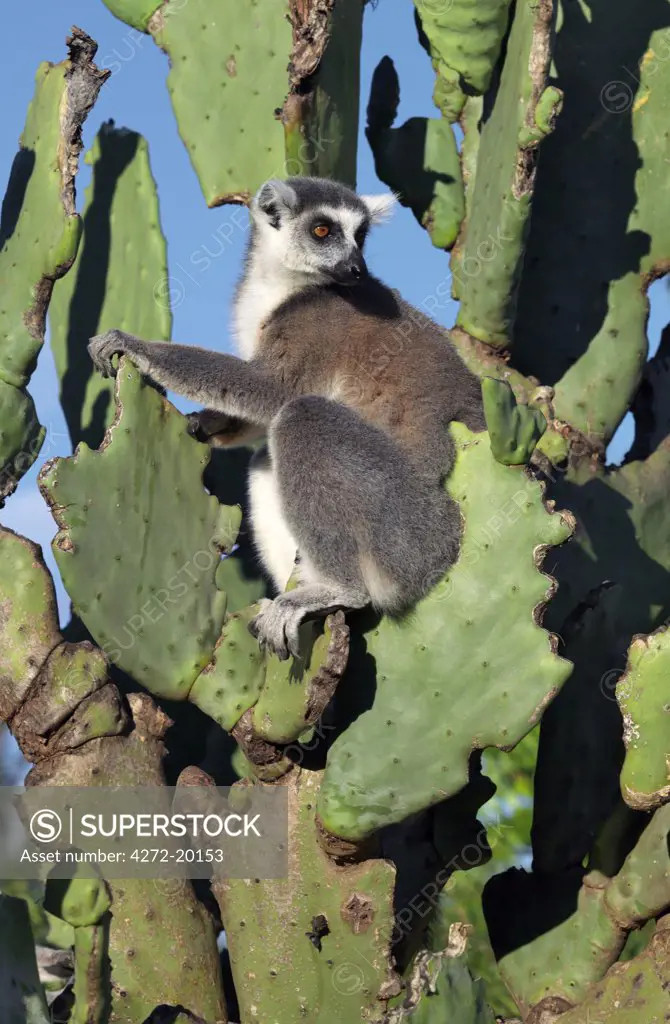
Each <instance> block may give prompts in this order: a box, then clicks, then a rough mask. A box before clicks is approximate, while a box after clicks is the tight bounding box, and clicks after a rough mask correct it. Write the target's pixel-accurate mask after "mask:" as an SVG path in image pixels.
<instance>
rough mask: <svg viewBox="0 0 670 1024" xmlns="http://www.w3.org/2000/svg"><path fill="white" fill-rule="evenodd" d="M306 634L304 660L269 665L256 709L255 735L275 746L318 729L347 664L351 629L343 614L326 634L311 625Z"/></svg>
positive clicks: (303, 637) (331, 618)
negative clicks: (310, 729) (309, 729)
mask: <svg viewBox="0 0 670 1024" xmlns="http://www.w3.org/2000/svg"><path fill="white" fill-rule="evenodd" d="M301 630H302V632H301V637H300V649H301V651H304V656H303V657H301V658H300V659H297V658H291V659H290V660H289V661H280V660H279V659H278V658H270V659H269V660H268V666H267V673H266V677H265V685H264V686H263V690H262V692H261V694H260V696H259V699H258V703H257V704H256V706H255V707H254V710H253V723H254V732H255V733H256V735H258V736H261V737H262V738H263V739H265V740H268V741H269V742H270V743H291V742H293V741H294V740H297V739H298V737H299V736H300V735H301V734H302V733H303V732H304V731H305V729H307V728H308V727H309V726H310V725H313V724H314V722H315V721H316V720H317V719H318V718H319V717H320V715H321V713H322V712H323V710H324V708H325V706H326V704H327V703H328V700H329V699H330V697H331V696H332V694H333V692H334V690H335V686H336V684H337V682H338V680H339V678H340V676H341V675H342V673H343V671H344V669H345V666H346V664H347V654H348V651H349V630H348V628H347V627H346V626H345V625H344V615H343V614H342V612H339V613H337V615H331V616H329V617H328V619H327V620H326V622H325V625H324V627H323V632H320V633H319V632H318V630H317V626H316V624H315V623H312V622H308V623H305V624H304V625H303V626H302V627H301Z"/></svg>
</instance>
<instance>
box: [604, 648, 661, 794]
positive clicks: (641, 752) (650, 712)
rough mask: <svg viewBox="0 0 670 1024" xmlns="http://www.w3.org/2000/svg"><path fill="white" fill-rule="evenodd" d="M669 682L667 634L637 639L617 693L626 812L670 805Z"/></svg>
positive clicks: (622, 788) (622, 785) (622, 780)
mask: <svg viewBox="0 0 670 1024" xmlns="http://www.w3.org/2000/svg"><path fill="white" fill-rule="evenodd" d="M669 677H670V631H669V630H668V629H667V628H664V629H661V630H659V632H658V633H652V634H651V636H648V637H636V638H635V640H633V643H632V644H631V647H630V650H629V652H628V666H627V669H626V673H625V675H624V676H623V677H622V678H621V680H620V681H619V683H618V684H617V688H616V694H617V700H618V702H619V707H620V708H621V713H622V715H623V721H624V731H623V738H624V743H625V744H626V757H625V760H624V764H623V769H622V772H621V792H622V793H623V796H624V799H625V800H626V803H627V804H629V806H630V807H634V808H636V809H637V810H641V811H649V810H652V809H653V808H654V807H658V806H659V804H661V803H663V802H665V801H668V800H670V708H669V707H668V678H669Z"/></svg>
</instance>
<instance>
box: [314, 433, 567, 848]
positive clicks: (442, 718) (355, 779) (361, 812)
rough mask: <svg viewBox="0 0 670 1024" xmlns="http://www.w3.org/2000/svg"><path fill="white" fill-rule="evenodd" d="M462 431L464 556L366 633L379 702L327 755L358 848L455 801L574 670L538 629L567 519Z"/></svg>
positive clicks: (329, 800) (343, 825) (337, 822)
mask: <svg viewBox="0 0 670 1024" xmlns="http://www.w3.org/2000/svg"><path fill="white" fill-rule="evenodd" d="M451 429H452V434H453V437H454V441H455V444H456V449H457V458H456V464H455V466H454V469H453V471H452V473H451V475H450V477H449V480H448V484H447V488H448V490H449V493H450V494H451V495H452V496H453V497H454V498H456V499H457V500H458V502H459V504H460V507H461V510H462V514H463V517H464V533H463V538H462V546H461V551H460V555H459V559H458V561H457V563H456V565H455V566H454V567H453V568H452V569H451V570H450V572H449V575H448V577H447V578H446V579H444V580H442V581H427V582H428V583H434V584H435V585H434V586H433V588H432V590H431V592H430V594H429V595H428V596H427V597H425V598H424V599H423V600H422V601H421V602H420V603H419V605H418V606H417V608H416V610H415V612H414V613H413V614H412V615H411V616H409V617H408V618H407V619H406V620H404V621H402V622H400V623H394V622H391V621H390V620H386V619H384V620H382V621H381V622H379V623H378V624H377V625H375V626H373V627H372V628H371V629H370V630H369V631H368V632H367V633H366V648H367V649H366V655H367V656H368V657H369V656H372V657H373V658H374V659H375V665H376V672H377V692H376V694H375V701H374V704H373V706H372V708H371V709H370V710H369V711H366V712H365V713H364V714H362V715H361V716H360V717H359V718H358V719H357V720H356V721H355V722H353V724H352V725H351V726H350V728H349V729H348V730H347V731H346V732H345V733H344V734H343V735H342V736H340V737H339V738H338V739H337V740H336V742H335V743H334V744H333V746H332V748H331V750H330V752H329V755H328V766H327V769H326V774H325V778H324V783H323V787H322V790H321V794H320V798H319V813H320V815H321V819H322V821H323V823H324V825H325V826H326V828H327V829H329V830H330V831H331V832H334V833H335V834H336V835H338V836H342V837H344V838H347V839H350V840H357V839H361V838H362V837H364V836H366V835H369V834H370V833H371V832H373V831H374V830H376V829H378V828H381V827H382V826H384V825H388V824H390V823H391V822H394V821H400V820H401V819H402V818H404V817H406V816H407V815H409V814H412V813H414V812H416V811H419V810H420V809H421V808H425V807H427V806H430V805H431V804H433V803H436V802H437V801H438V800H442V799H444V798H445V797H447V796H450V795H451V794H453V793H456V792H457V791H458V790H459V789H460V788H461V787H462V786H463V785H465V783H466V781H467V778H468V759H469V757H470V754H471V752H472V750H473V749H482V748H484V747H487V746H499V747H504V748H511V747H513V746H514V745H515V744H516V743H518V741H519V740H520V739H521V738H522V737H523V736H525V734H526V733H527V732H529V731H530V729H531V728H532V727H533V725H535V724H536V722H537V721H538V720H539V717H540V715H541V713H542V711H543V709H544V708H545V707H546V705H547V704H548V702H549V701H550V700H551V699H552V697H553V696H554V695H555V693H556V692H557V690H558V688H559V687H560V685H561V683H562V682H563V681H564V680H565V679H566V678H567V677H568V675H569V674H570V670H571V666H570V664H569V663H568V662H566V661H564V660H563V659H561V658H559V657H558V656H557V655H556V653H555V650H556V638H554V637H551V636H550V634H548V633H547V632H546V631H545V630H543V629H542V627H541V626H540V625H539V620H540V618H541V609H542V607H543V605H544V603H545V601H546V600H547V598H548V597H549V596H550V594H551V592H552V589H553V582H552V580H551V579H550V578H549V577H547V576H545V575H543V573H542V572H541V571H540V565H541V560H542V557H543V555H544V553H545V552H546V551H547V549H548V548H549V547H551V546H552V545H555V544H561V543H562V542H563V541H565V540H567V539H568V537H569V536H570V533H571V520H570V517H569V516H568V515H565V514H561V513H556V512H552V511H550V510H549V509H548V508H546V507H545V504H544V501H543V491H542V486H541V485H540V484H539V483H537V482H536V481H534V480H533V479H532V478H531V477H529V476H527V475H525V473H524V472H523V471H522V470H521V471H520V470H516V469H513V468H507V467H503V466H501V465H500V464H499V463H497V462H496V461H495V460H494V458H493V456H492V453H491V449H490V446H489V440H488V436H487V435H486V434H479V435H475V434H471V433H470V432H469V431H468V430H467V429H466V428H465V427H463V426H462V425H461V424H454V425H453V426H452V428H451ZM501 562H504V565H505V566H506V567H509V566H512V565H513V566H514V572H513V573H512V574H511V575H510V574H508V572H507V571H504V570H503V571H501V570H499V569H498V568H497V566H498V565H499V564H500V563H501ZM502 637H506V642H505V643H503V642H502ZM512 637H513V638H514V640H513V643H512ZM512 651H513V652H514V653H513V654H512ZM350 670H354V671H355V666H351V669H350ZM408 679H411V680H412V686H411V689H412V699H411V701H409V702H408V690H407V686H408V682H407V681H408ZM417 737H420V738H421V739H420V742H417Z"/></svg>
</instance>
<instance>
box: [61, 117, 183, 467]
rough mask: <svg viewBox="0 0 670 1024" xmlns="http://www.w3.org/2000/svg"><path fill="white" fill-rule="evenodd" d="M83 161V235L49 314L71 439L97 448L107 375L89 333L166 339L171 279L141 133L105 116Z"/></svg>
mask: <svg viewBox="0 0 670 1024" xmlns="http://www.w3.org/2000/svg"><path fill="white" fill-rule="evenodd" d="M86 163H87V164H90V165H91V166H92V168H93V180H92V183H91V185H90V186H89V188H88V189H87V191H86V201H85V203H84V214H83V220H84V234H83V241H82V244H81V246H80V250H79V254H78V256H77V259H76V260H75V262H74V264H73V266H72V270H71V272H70V274H68V276H67V277H66V278H65V279H64V280H63V281H60V282H58V283H57V284H56V287H55V288H54V293H53V297H52V300H51V306H50V310H49V322H50V325H51V348H52V350H53V354H54V360H55V363H56V371H57V373H58V377H59V379H60V385H61V387H60V398H61V405H62V406H63V411H64V413H65V419H66V421H67V425H68V429H69V432H70V438H71V439H72V444H73V445H76V444H78V443H79V441H85V442H86V444H87V445H88V446H89V447H90V448H97V446H98V445H99V444H100V442H101V441H102V438H103V434H104V431H105V429H106V427H108V426H109V425H110V423H111V421H112V418H113V413H114V397H113V385H112V382H111V381H109V380H105V378H104V377H102V376H101V374H99V373H95V372H94V369H93V364H92V362H91V360H90V359H89V357H88V353H87V351H86V346H87V344H88V341H89V338H92V337H93V336H94V335H96V334H103V333H104V332H105V331H108V330H110V329H111V328H113V327H117V328H119V329H120V330H122V331H126V332H127V333H129V334H134V335H136V336H137V337H139V338H148V339H151V340H156V341H158V340H167V339H169V337H170V333H171V328H172V317H171V314H170V298H171V283H170V282H171V279H170V278H169V277H168V271H167V254H166V244H165V238H164V237H163V234H162V231H161V226H160V220H159V211H158V196H157V194H156V183H155V181H154V179H153V177H152V174H151V168H150V166H149V153H148V148H147V143H146V141H145V140H144V139H143V138H142V136H141V135H137V133H136V132H131V131H127V130H126V129H123V128H121V129H119V128H115V127H114V124H113V122H111V121H109V122H107V123H106V124H103V125H102V127H101V128H100V131H99V132H98V134H97V136H96V139H95V142H94V144H93V146H92V148H91V149H90V150H89V152H88V153H87V154H86Z"/></svg>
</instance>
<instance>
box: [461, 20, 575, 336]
mask: <svg viewBox="0 0 670 1024" xmlns="http://www.w3.org/2000/svg"><path fill="white" fill-rule="evenodd" d="M550 30H551V4H550V3H548V2H547V0H542V2H538V3H535V2H532V0H522V2H521V3H517V4H516V8H515V13H514V20H513V23H512V28H511V31H510V36H509V40H508V43H507V55H506V59H505V63H504V65H503V70H502V74H501V78H500V85H499V87H498V90H497V93H496V97H495V102H494V105H493V110H492V112H491V115H490V117H489V118H488V119H487V121H486V123H485V124H484V126H483V127H482V129H481V137H480V141H479V148H478V154H477V174H476V177H475V182H474V188H473V190H472V199H471V202H469V217H468V222H467V228H466V231H465V237H464V238H463V239H462V240H459V246H458V252H457V255H456V259H455V260H454V266H453V273H454V277H457V278H458V291H459V295H460V298H461V307H460V309H459V312H458V320H457V322H458V323H459V325H460V326H461V327H463V328H465V330H466V331H468V332H469V333H470V334H472V335H473V336H474V337H475V338H478V339H479V340H480V341H485V342H488V343H489V344H491V345H506V344H507V343H508V342H509V340H510V335H511V328H512V323H513V320H514V307H515V300H516V290H517V286H518V280H519V274H520V271H521V263H522V260H523V252H524V245H525V236H526V229H527V222H528V217H529V214H530V205H531V198H532V192H533V182H534V177H535V161H536V158H537V141H538V140H537V139H536V138H535V136H532V137H531V138H529V137H528V135H527V132H528V128H529V126H533V127H537V126H536V120H535V116H536V108H537V106H538V104H539V101H540V99H541V98H542V94H543V90H544V88H545V80H546V75H547V72H548V62H549V45H548V40H549V33H550ZM547 106H548V107H549V110H547V109H545V108H546V107H547ZM557 106H558V98H557V96H554V103H553V107H552V105H551V104H549V103H548V101H547V100H546V99H545V100H544V103H543V105H542V117H541V123H543V124H550V123H553V114H555V112H556V109H557ZM550 111H553V113H552V114H550ZM540 135H541V133H540Z"/></svg>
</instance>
